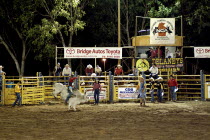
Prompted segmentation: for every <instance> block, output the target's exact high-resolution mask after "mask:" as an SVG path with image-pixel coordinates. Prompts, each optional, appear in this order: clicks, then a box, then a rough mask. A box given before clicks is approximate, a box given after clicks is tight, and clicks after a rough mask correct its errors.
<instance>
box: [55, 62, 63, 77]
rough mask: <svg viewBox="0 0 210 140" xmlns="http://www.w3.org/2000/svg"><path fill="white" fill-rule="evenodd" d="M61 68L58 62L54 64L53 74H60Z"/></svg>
mask: <svg viewBox="0 0 210 140" xmlns="http://www.w3.org/2000/svg"><path fill="white" fill-rule="evenodd" d="M61 71H62V68H61V67H60V63H58V64H57V66H55V69H54V71H53V74H54V76H61Z"/></svg>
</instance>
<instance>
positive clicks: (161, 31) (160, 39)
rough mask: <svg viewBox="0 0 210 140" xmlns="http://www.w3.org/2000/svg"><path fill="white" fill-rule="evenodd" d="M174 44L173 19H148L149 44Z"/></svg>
mask: <svg viewBox="0 0 210 140" xmlns="http://www.w3.org/2000/svg"><path fill="white" fill-rule="evenodd" d="M174 43H175V18H151V19H150V44H174Z"/></svg>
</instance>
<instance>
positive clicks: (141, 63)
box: [136, 59, 149, 71]
mask: <svg viewBox="0 0 210 140" xmlns="http://www.w3.org/2000/svg"><path fill="white" fill-rule="evenodd" d="M136 68H137V69H138V70H139V71H147V70H149V62H148V61H147V60H146V59H139V60H137V61H136Z"/></svg>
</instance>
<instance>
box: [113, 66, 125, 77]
mask: <svg viewBox="0 0 210 140" xmlns="http://www.w3.org/2000/svg"><path fill="white" fill-rule="evenodd" d="M114 74H115V75H116V76H119V75H123V69H122V66H121V65H117V67H116V68H115V71H114Z"/></svg>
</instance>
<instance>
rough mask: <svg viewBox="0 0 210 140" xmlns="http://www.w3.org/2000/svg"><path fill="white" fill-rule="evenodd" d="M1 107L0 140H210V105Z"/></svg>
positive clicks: (128, 104)
mask: <svg viewBox="0 0 210 140" xmlns="http://www.w3.org/2000/svg"><path fill="white" fill-rule="evenodd" d="M147 105H148V106H149V107H140V106H139V104H138V103H115V104H100V105H98V106H94V105H91V104H83V105H79V106H78V109H79V110H78V111H76V112H73V111H67V106H65V105H63V104H56V105H38V106H22V107H14V108H12V107H8V106H3V107H0V140H67V139H68V140H110V139H111V140H210V102H200V101H188V102H176V103H174V102H166V103H161V104H160V103H159V104H158V103H155V104H152V103H147Z"/></svg>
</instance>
